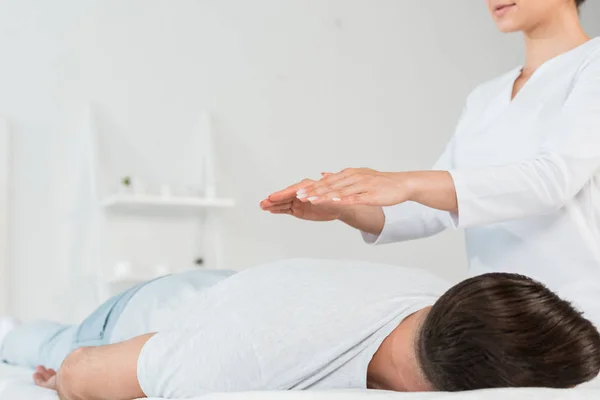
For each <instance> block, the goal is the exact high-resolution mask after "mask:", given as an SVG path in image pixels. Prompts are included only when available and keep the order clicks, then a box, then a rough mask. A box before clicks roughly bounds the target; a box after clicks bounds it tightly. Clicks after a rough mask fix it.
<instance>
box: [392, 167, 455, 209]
mask: <svg viewBox="0 0 600 400" xmlns="http://www.w3.org/2000/svg"><path fill="white" fill-rule="evenodd" d="M399 174H401V175H400V176H399V179H400V180H401V181H402V182H403V188H404V190H405V191H406V198H407V201H414V202H416V203H420V204H423V205H425V206H428V207H431V208H435V209H438V210H443V211H449V212H457V211H458V203H457V198H456V188H455V187H454V180H453V179H452V175H451V174H450V173H449V172H448V171H416V172H401V173H399Z"/></svg>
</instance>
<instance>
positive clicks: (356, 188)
mask: <svg viewBox="0 0 600 400" xmlns="http://www.w3.org/2000/svg"><path fill="white" fill-rule="evenodd" d="M371 189H372V188H371V187H370V186H369V185H368V184H365V183H363V182H358V183H356V184H354V185H350V186H347V187H344V188H343V189H340V190H334V191H331V192H328V193H326V194H324V195H320V196H314V197H312V200H311V201H310V202H311V203H312V204H322V203H326V202H330V201H333V202H336V203H340V205H341V204H344V203H343V200H344V199H347V198H349V197H352V196H356V195H359V194H367V193H369V192H370V191H371Z"/></svg>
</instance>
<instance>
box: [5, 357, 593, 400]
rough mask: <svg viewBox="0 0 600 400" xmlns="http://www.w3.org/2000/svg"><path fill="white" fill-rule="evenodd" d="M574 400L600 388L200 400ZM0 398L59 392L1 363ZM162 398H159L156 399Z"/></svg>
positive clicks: (48, 396)
mask: <svg viewBox="0 0 600 400" xmlns="http://www.w3.org/2000/svg"><path fill="white" fill-rule="evenodd" d="M455 399H456V400H458V399H467V400H471V399H472V400H506V399H511V400H537V399H540V400H571V399H573V400H575V399H600V390H599V389H591V388H589V389H572V390H552V389H501V390H483V391H476V392H468V393H466V392H463V393H389V392H376V391H361V390H358V391H355V390H350V391H347V390H342V391H332V392H268V393H267V392H255V393H228V394H214V395H207V396H203V397H202V398H200V399H197V400H455ZM0 400H58V397H57V396H56V393H54V392H52V391H50V390H45V389H41V388H38V387H36V386H35V385H33V383H32V381H31V371H28V370H24V369H21V368H16V367H9V366H7V365H3V364H0ZM154 400H159V399H154Z"/></svg>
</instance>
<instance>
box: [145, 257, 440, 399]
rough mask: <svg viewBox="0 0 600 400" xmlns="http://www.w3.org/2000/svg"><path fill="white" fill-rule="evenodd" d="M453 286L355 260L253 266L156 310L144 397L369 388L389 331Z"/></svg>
mask: <svg viewBox="0 0 600 400" xmlns="http://www.w3.org/2000/svg"><path fill="white" fill-rule="evenodd" d="M199 273H201V272H199ZM448 287H449V285H448V284H447V283H446V282H444V281H443V280H441V279H439V278H436V277H435V276H433V275H432V274H430V273H428V272H426V271H421V270H416V269H408V268H402V267H396V266H389V265H382V264H372V263H363V262H356V261H337V260H336V261H333V260H331V261H329V260H310V259H299V260H286V261H280V262H275V263H271V264H267V265H263V266H260V267H255V268H250V269H248V270H245V271H243V272H240V273H238V274H235V275H233V276H231V277H229V278H226V279H224V280H223V281H221V282H219V283H218V284H216V285H214V286H212V287H210V288H208V289H205V290H202V291H199V292H198V293H197V294H196V295H194V296H190V295H189V293H187V294H185V295H184V296H183V297H184V298H185V300H184V301H179V300H177V299H174V300H172V301H171V304H170V305H169V306H166V307H165V308H164V309H162V310H159V311H157V313H159V314H160V315H161V318H157V319H154V323H153V324H150V326H149V327H148V328H149V330H150V331H157V332H159V333H158V334H157V335H155V337H153V338H152V339H151V340H150V341H149V342H148V343H147V344H146V345H145V346H144V349H143V350H142V353H141V355H140V359H139V363H138V378H139V380H140V384H141V385H142V388H143V389H144V392H145V393H146V394H147V395H153V396H164V397H169V396H173V397H176V396H180V397H185V396H186V395H192V394H193V395H198V393H207V392H214V391H232V390H251V389H253V388H256V389H258V388H264V387H269V388H278V389H306V388H330V387H340V386H341V387H365V384H366V382H365V379H366V370H367V366H368V363H369V361H370V359H371V357H372V355H373V354H374V352H375V351H376V350H377V348H378V347H379V345H380V344H381V342H382V341H383V340H384V339H385V337H386V336H387V335H389V334H390V333H391V331H392V330H393V329H394V328H395V327H396V326H397V325H398V324H399V323H400V322H401V321H402V320H403V319H404V318H406V317H407V316H408V315H410V314H412V313H414V312H415V311H417V310H419V309H421V308H424V307H427V306H430V305H432V304H433V303H434V302H435V300H436V299H437V297H439V295H440V294H442V293H443V292H444V291H445V290H446V289H448ZM173 304H179V306H178V309H177V310H174V309H173ZM182 321H185V322H182ZM139 333H143V332H139ZM231 371H235V373H233V374H232V373H231Z"/></svg>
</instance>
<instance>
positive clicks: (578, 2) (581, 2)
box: [575, 0, 586, 8]
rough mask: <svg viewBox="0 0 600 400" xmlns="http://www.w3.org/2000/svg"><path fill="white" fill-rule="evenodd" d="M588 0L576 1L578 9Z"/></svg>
mask: <svg viewBox="0 0 600 400" xmlns="http://www.w3.org/2000/svg"><path fill="white" fill-rule="evenodd" d="M585 1H586V0H575V4H577V8H579V7H581V5H582V4H583V3H585Z"/></svg>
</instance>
